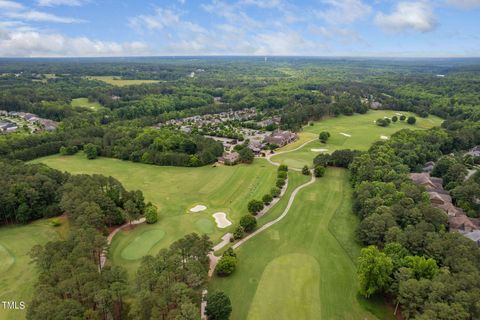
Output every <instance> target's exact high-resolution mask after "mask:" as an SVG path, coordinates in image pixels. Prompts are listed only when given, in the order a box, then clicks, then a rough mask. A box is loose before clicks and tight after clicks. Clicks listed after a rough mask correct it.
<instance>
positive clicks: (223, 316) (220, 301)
mask: <svg viewBox="0 0 480 320" xmlns="http://www.w3.org/2000/svg"><path fill="white" fill-rule="evenodd" d="M205 313H206V315H207V317H208V319H209V320H228V319H229V318H230V314H231V313H232V303H231V302H230V299H229V298H228V296H227V295H226V294H225V293H223V292H215V293H213V294H209V295H208V297H207V308H206V309H205Z"/></svg>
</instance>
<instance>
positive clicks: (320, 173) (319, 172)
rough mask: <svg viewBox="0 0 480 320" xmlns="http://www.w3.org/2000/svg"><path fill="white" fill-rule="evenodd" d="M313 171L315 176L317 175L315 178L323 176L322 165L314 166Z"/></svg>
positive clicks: (323, 169)
mask: <svg viewBox="0 0 480 320" xmlns="http://www.w3.org/2000/svg"><path fill="white" fill-rule="evenodd" d="M313 173H314V174H315V177H317V178H320V177H323V176H324V175H325V167H324V166H316V167H315V170H314V172H313Z"/></svg>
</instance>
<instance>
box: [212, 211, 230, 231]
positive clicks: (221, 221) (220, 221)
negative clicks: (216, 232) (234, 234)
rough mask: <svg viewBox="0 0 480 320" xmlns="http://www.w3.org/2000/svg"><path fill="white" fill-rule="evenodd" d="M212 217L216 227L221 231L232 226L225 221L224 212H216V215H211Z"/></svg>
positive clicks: (225, 215)
mask: <svg viewBox="0 0 480 320" xmlns="http://www.w3.org/2000/svg"><path fill="white" fill-rule="evenodd" d="M212 216H213V217H214V218H215V222H216V223H217V227H219V228H221V229H223V228H226V227H228V226H230V225H232V222H231V221H230V220H228V219H227V214H226V213H225V212H217V213H214V214H212Z"/></svg>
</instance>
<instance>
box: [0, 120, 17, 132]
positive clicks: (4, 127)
mask: <svg viewBox="0 0 480 320" xmlns="http://www.w3.org/2000/svg"><path fill="white" fill-rule="evenodd" d="M17 129H18V126H17V125H16V124H15V123H11V122H1V123H0V132H3V133H8V132H14V131H16V130H17Z"/></svg>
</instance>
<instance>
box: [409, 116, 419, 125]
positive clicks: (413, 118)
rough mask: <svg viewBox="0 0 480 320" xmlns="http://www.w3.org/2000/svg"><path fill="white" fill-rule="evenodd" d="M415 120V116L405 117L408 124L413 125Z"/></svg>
mask: <svg viewBox="0 0 480 320" xmlns="http://www.w3.org/2000/svg"><path fill="white" fill-rule="evenodd" d="M416 122H417V118H415V117H413V116H411V117H408V119H407V123H408V124H411V125H414V124H415V123H416Z"/></svg>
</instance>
